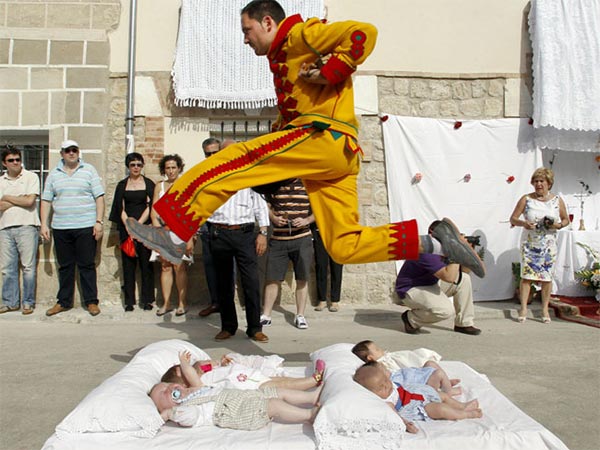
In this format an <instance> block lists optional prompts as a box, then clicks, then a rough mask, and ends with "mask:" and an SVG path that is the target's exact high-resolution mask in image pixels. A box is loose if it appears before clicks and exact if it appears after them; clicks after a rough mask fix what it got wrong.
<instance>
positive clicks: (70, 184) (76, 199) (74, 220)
mask: <svg viewBox="0 0 600 450" xmlns="http://www.w3.org/2000/svg"><path fill="white" fill-rule="evenodd" d="M60 155H61V156H62V159H61V161H60V162H59V163H58V166H57V167H56V168H55V169H54V170H52V171H51V172H50V173H49V174H48V178H47V179H46V184H45V186H44V192H43V193H42V198H41V199H42V201H41V204H40V216H41V217H40V219H41V222H42V226H41V230H40V233H41V235H42V238H43V239H44V240H46V241H49V240H50V228H49V226H48V218H49V216H50V208H51V207H52V209H53V211H54V214H53V216H52V235H53V236H54V248H55V250H56V258H57V260H58V267H59V268H58V283H59V288H58V294H57V295H56V297H57V299H58V301H57V303H56V305H54V306H53V307H52V308H50V309H49V310H48V311H46V315H47V316H53V315H55V314H58V313H60V312H63V311H67V310H69V309H71V308H72V307H73V295H74V292H75V266H77V269H78V270H79V281H80V284H81V290H82V294H83V302H84V304H85V307H86V308H87V310H88V312H89V313H90V314H91V315H92V316H96V315H98V314H100V308H99V307H98V286H97V282H96V263H95V259H96V245H97V241H99V240H101V239H102V233H103V226H104V221H103V217H104V188H103V187H102V183H101V181H100V177H99V175H98V172H96V169H95V168H94V166H92V165H91V164H87V163H84V162H83V161H82V160H81V158H80V156H79V144H77V142H75V141H72V140H66V141H64V142H63V143H62V145H61V150H60Z"/></svg>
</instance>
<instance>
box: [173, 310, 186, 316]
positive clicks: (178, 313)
mask: <svg viewBox="0 0 600 450" xmlns="http://www.w3.org/2000/svg"><path fill="white" fill-rule="evenodd" d="M186 314H187V309H185V308H177V311H175V315H176V316H178V317H179V316H184V315H186Z"/></svg>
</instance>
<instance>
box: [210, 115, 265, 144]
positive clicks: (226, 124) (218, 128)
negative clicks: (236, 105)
mask: <svg viewBox="0 0 600 450" xmlns="http://www.w3.org/2000/svg"><path fill="white" fill-rule="evenodd" d="M272 123H273V119H271V118H256V119H248V118H242V119H211V121H210V124H209V132H210V136H211V137H214V138H217V139H219V140H220V141H223V140H225V139H233V140H236V141H247V140H250V139H252V138H255V137H257V136H262V135H263V134H267V133H270V132H271V125H272Z"/></svg>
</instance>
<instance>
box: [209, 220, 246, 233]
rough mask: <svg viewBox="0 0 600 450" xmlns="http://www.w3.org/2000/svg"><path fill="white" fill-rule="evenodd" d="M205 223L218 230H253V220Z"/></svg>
mask: <svg viewBox="0 0 600 450" xmlns="http://www.w3.org/2000/svg"><path fill="white" fill-rule="evenodd" d="M207 223H208V226H209V227H213V228H218V229H220V230H242V231H248V230H254V223H253V222H249V223H240V224H237V225H226V224H224V223H213V222H207Z"/></svg>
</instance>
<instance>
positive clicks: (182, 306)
mask: <svg viewBox="0 0 600 450" xmlns="http://www.w3.org/2000/svg"><path fill="white" fill-rule="evenodd" d="M183 166H184V163H183V160H182V159H181V156H179V155H166V156H164V157H163V158H162V159H161V160H160V162H159V163H158V169H159V171H160V174H161V175H162V176H163V177H165V179H164V180H163V181H161V182H159V183H158V184H157V185H156V188H155V189H154V199H153V201H157V200H158V199H159V198H160V197H162V196H163V194H164V193H165V192H167V191H168V190H169V188H170V187H171V186H172V185H173V183H174V182H175V180H176V179H177V178H179V175H181V172H182V171H183ZM150 217H151V218H152V225H154V226H155V227H163V226H164V223H163V222H162V220H161V219H160V216H159V215H158V214H156V211H154V210H152V211H151V213H150ZM194 242H195V238H192V240H191V242H190V243H189V245H188V249H189V253H190V254H191V250H192V249H193V245H194ZM150 259H151V260H152V261H156V260H159V259H160V265H161V272H160V286H161V289H162V296H163V301H164V303H163V305H162V306H161V307H160V308H159V309H158V311H156V315H157V316H164V315H165V314H166V313H168V312H171V311H172V310H173V309H172V308H171V290H172V289H173V278H175V285H176V287H177V301H178V303H177V310H176V311H175V315H176V316H183V315H184V314H185V313H187V310H186V297H187V282H188V277H187V263H189V264H191V263H192V262H193V260H192V258H191V257H189V256H187V255H186V256H184V257H183V261H182V263H181V264H178V265H174V264H171V263H170V262H169V261H167V260H166V259H163V258H159V256H158V253H156V252H152V257H151V258H150ZM173 274H175V277H173Z"/></svg>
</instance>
